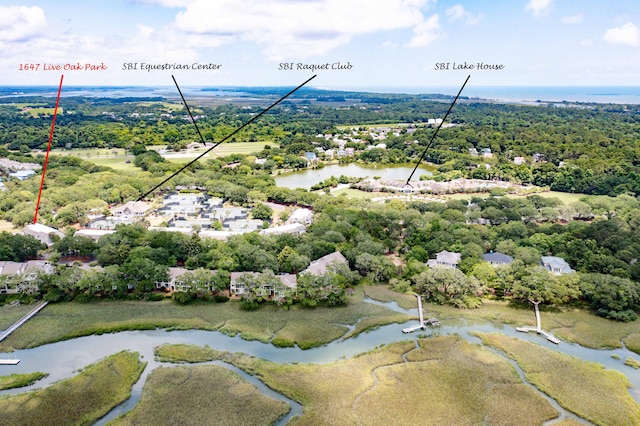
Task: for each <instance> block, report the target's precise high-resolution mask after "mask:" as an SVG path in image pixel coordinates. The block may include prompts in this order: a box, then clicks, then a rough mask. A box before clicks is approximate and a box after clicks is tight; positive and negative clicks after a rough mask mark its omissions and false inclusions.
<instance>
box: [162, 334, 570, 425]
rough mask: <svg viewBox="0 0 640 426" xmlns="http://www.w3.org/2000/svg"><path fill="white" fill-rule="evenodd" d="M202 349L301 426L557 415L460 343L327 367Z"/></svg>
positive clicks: (449, 340) (166, 349)
mask: <svg viewBox="0 0 640 426" xmlns="http://www.w3.org/2000/svg"><path fill="white" fill-rule="evenodd" d="M201 349H203V350H205V351H207V352H208V355H210V357H211V359H222V360H224V361H226V362H231V363H233V364H234V365H236V366H237V367H239V368H241V369H243V370H244V371H246V372H248V373H250V374H253V375H256V376H258V377H260V379H261V380H262V381H263V382H264V383H265V384H266V385H267V386H269V387H270V388H272V389H274V390H276V391H278V392H281V393H283V394H285V395H287V396H288V397H290V398H292V399H294V400H297V401H299V402H300V403H301V404H303V406H304V414H303V415H302V416H301V417H300V418H299V419H298V420H297V421H296V425H331V424H340V425H342V424H381V425H382V424H398V425H408V424H452V425H453V424H456V425H458V424H485V423H486V424H498V425H499V424H504V425H506V424H518V425H540V424H542V423H543V422H544V421H545V420H549V419H552V418H554V417H556V416H557V414H558V413H557V412H556V411H555V410H554V409H553V408H552V407H551V406H550V405H549V404H548V403H547V402H546V400H544V399H543V398H541V397H540V396H539V395H538V394H537V393H536V392H535V391H534V390H533V389H531V388H530V387H528V386H526V385H525V384H523V383H522V382H521V381H520V378H519V376H518V374H517V373H516V371H515V369H514V368H513V367H512V366H511V364H509V363H508V362H507V361H506V360H505V359H503V358H502V357H500V356H498V355H496V354H493V353H492V352H490V351H488V350H486V349H483V348H482V347H480V346H477V345H472V344H470V343H467V342H465V341H464V340H463V339H462V338H461V337H459V336H436V337H430V338H428V339H420V340H419V346H418V347H416V344H415V342H414V341H405V342H398V343H393V344H390V345H385V346H382V347H379V348H376V349H373V350H371V351H369V352H367V353H363V354H360V355H357V356H355V357H353V358H351V359H349V360H343V361H336V362H333V363H330V364H323V365H314V364H276V363H273V362H270V361H265V360H262V359H259V358H255V357H250V356H247V355H242V354H230V353H222V352H219V351H215V350H212V349H208V348H201ZM158 353H163V354H167V353H168V354H171V356H176V355H178V354H180V353H184V354H188V352H187V351H185V349H184V348H182V347H181V345H165V346H162V347H159V348H156V356H157V354H158ZM193 353H194V354H197V353H198V352H197V351H194V352H193ZM403 355H404V356H405V357H406V359H407V362H405V361H404V359H403ZM198 356H199V355H198ZM185 358H188V359H194V358H191V355H186V356H185ZM185 360H186V359H185Z"/></svg>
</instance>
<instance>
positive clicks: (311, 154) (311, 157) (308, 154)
mask: <svg viewBox="0 0 640 426" xmlns="http://www.w3.org/2000/svg"><path fill="white" fill-rule="evenodd" d="M304 157H305V158H306V159H307V161H316V160H317V159H318V156H317V155H316V153H315V152H305V153H304Z"/></svg>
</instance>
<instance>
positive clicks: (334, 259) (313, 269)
mask: <svg viewBox="0 0 640 426" xmlns="http://www.w3.org/2000/svg"><path fill="white" fill-rule="evenodd" d="M332 263H347V259H346V258H345V257H344V256H343V255H342V253H340V252H339V251H334V252H333V253H330V254H328V255H326V256H323V257H321V258H320V259H317V260H314V261H313V262H311V264H310V265H309V267H308V268H307V269H305V270H304V271H303V272H308V273H310V274H313V275H322V274H324V273H326V272H327V267H328V266H329V265H331V264H332Z"/></svg>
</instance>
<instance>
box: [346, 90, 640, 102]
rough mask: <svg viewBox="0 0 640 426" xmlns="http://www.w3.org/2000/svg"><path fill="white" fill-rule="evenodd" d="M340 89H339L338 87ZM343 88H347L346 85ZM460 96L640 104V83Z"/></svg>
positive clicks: (469, 92) (449, 92)
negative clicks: (638, 84) (636, 84)
mask: <svg viewBox="0 0 640 426" xmlns="http://www.w3.org/2000/svg"><path fill="white" fill-rule="evenodd" d="M336 90H338V89H337V88H336ZM343 90H347V89H346V88H343ZM349 90H355V91H363V92H375V93H407V94H442V95H450V96H455V95H456V94H457V93H458V91H459V90H460V87H458V86H456V87H454V86H446V87H443V86H439V87H436V86H423V87H413V86H405V87H400V86H398V87H392V86H388V87H383V86H378V87H373V86H372V87H357V88H351V89H349ZM460 96H465V97H469V98H478V99H490V100H499V101H508V102H518V103H535V102H537V101H547V102H563V101H566V102H593V103H611V104H640V86H473V85H467V86H466V87H465V88H464V90H463V92H462V94H461V95H460Z"/></svg>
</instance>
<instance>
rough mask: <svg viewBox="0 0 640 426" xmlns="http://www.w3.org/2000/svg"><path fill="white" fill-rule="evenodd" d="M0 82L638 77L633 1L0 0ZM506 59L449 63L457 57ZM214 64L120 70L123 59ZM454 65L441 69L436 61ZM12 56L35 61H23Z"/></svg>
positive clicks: (627, 80)
mask: <svg viewBox="0 0 640 426" xmlns="http://www.w3.org/2000/svg"><path fill="white" fill-rule="evenodd" d="M0 52H2V55H0V76H2V79H1V82H0V84H2V85H57V83H58V82H59V80H60V74H61V72H60V71H44V70H43V69H42V67H44V64H58V65H64V64H76V63H80V64H82V65H84V64H86V63H91V64H96V65H99V64H102V63H104V64H105V65H106V66H107V67H108V69H107V70H106V71H105V70H98V71H66V72H64V74H65V85H87V84H92V85H163V86H164V85H166V86H172V84H173V83H172V80H171V75H172V74H173V75H175V76H176V79H177V80H178V81H179V82H180V83H181V85H184V86H188V85H208V86H219V85H249V86H272V85H286V86H293V85H297V84H299V83H301V82H302V81H304V80H305V79H306V78H308V77H309V76H310V75H311V74H312V72H311V71H308V70H295V69H294V70H292V71H283V70H279V69H278V68H279V66H280V64H281V63H289V62H293V63H294V67H295V66H296V64H297V63H303V64H326V63H329V64H334V63H337V62H340V63H342V64H347V63H349V64H351V65H352V68H351V69H349V70H320V71H317V74H318V77H317V78H316V79H315V80H314V81H313V85H314V86H316V87H331V88H345V89H349V88H353V89H357V88H371V87H380V86H384V87H402V86H407V87H424V86H428V87H433V86H459V85H461V84H462V82H463V81H464V79H465V78H466V76H467V75H468V74H471V80H470V82H472V83H473V85H476V86H548V85H578V86H580V85H587V86H610V85H629V86H638V82H639V81H640V67H639V66H638V64H639V62H638V61H639V58H640V7H638V5H637V0H616V1H613V2H606V1H598V0H582V1H569V0H491V1H489V0H486V1H469V0H463V1H455V0H453V1H448V0H438V1H435V0H377V1H374V0H110V1H108V2H107V1H92V0H84V1H78V0H67V1H54V0H33V1H26V0H15V1H10V0H9V1H8V0H0ZM465 61H466V62H467V63H468V64H474V65H475V64H477V63H478V62H484V63H488V64H496V65H497V64H502V65H504V69H503V70H499V71H478V70H471V71H469V70H453V69H451V68H452V67H453V63H456V64H460V63H464V62H465ZM141 62H144V63H150V64H161V63H181V64H189V65H190V64H192V63H194V62H196V63H204V64H206V63H215V64H221V65H222V67H221V68H220V69H219V70H216V71H210V70H173V71H171V70H169V71H151V72H146V71H139V70H138V71H124V70H122V67H123V63H141ZM437 63H449V64H450V65H449V67H450V69H449V70H436V69H435V68H436V64H437ZM20 64H41V69H39V70H38V71H31V70H28V71H20V70H19V66H20Z"/></svg>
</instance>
